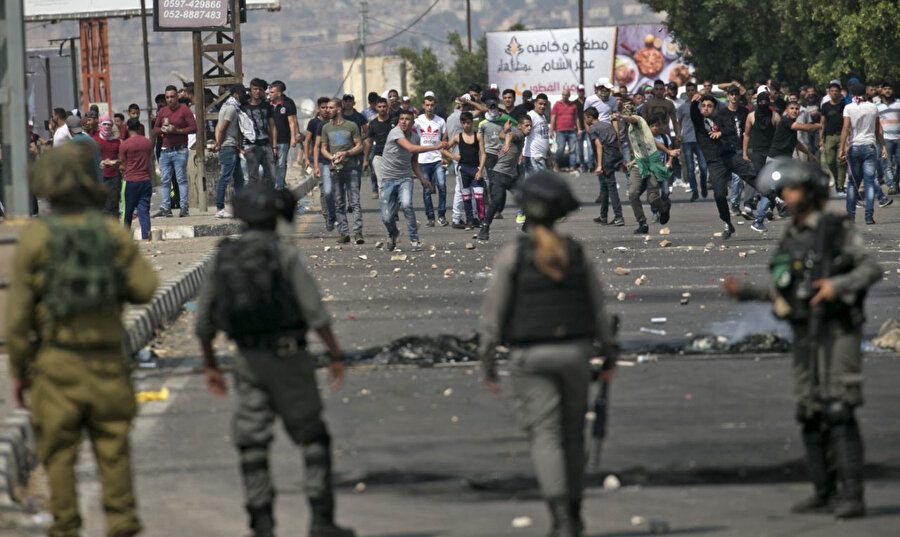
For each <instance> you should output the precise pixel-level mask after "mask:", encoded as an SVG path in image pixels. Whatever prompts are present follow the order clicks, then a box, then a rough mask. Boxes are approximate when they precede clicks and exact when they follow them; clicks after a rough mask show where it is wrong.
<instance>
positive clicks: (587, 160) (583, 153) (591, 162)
mask: <svg viewBox="0 0 900 537" xmlns="http://www.w3.org/2000/svg"><path fill="white" fill-rule="evenodd" d="M592 144H593V142H592V141H591V139H590V137H589V136H588V134H587V131H583V132H582V133H581V140H579V141H578V147H579V148H580V151H578V160H579V161H580V162H581V166H582V167H583V168H587V169H588V170H589V171H594V169H596V168H597V160H596V159H595V158H594V146H593V145H592ZM622 156H623V157H625V162H628V161H629V160H630V159H629V158H628V157H629V156H630V154H629V153H628V149H627V147H626V144H622ZM626 177H627V174H626Z"/></svg>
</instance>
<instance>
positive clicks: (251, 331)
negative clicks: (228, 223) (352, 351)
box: [213, 236, 306, 343]
mask: <svg viewBox="0 0 900 537" xmlns="http://www.w3.org/2000/svg"><path fill="white" fill-rule="evenodd" d="M213 278H215V282H216V298H215V301H216V302H215V308H214V310H213V311H214V315H215V321H216V325H217V326H218V327H219V328H220V329H222V330H223V331H224V332H226V333H227V334H228V335H229V336H230V337H231V338H233V339H235V340H236V341H238V342H239V343H240V342H241V341H242V340H245V341H246V340H250V339H258V338H262V337H266V336H269V335H277V334H279V333H284V332H297V333H298V334H300V337H302V335H303V334H305V332H306V325H305V323H304V321H303V314H302V312H301V311H300V306H299V305H298V304H297V298H296V295H295V294H294V290H293V288H292V287H291V282H290V281H289V280H288V279H287V277H286V276H285V274H284V271H283V270H282V268H281V264H280V262H279V256H278V240H277V238H276V237H274V236H273V237H272V238H271V239H268V238H267V239H258V238H254V239H246V238H240V239H224V240H222V241H221V242H220V243H219V250H218V254H217V258H216V265H215V268H214V269H213Z"/></svg>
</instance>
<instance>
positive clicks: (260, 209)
mask: <svg viewBox="0 0 900 537" xmlns="http://www.w3.org/2000/svg"><path fill="white" fill-rule="evenodd" d="M296 205H297V198H296V197H295V196H294V194H293V193H292V192H291V191H290V190H288V189H287V188H284V189H281V190H275V189H274V188H272V187H271V186H267V185H263V184H259V183H257V184H252V185H248V186H245V187H244V188H242V189H241V190H240V191H239V192H238V193H236V194H235V195H234V216H235V217H236V218H238V219H240V220H243V221H244V222H246V223H247V225H248V226H249V227H251V228H263V229H275V223H276V222H277V220H278V217H279V216H280V217H282V218H284V219H286V220H287V221H288V222H290V221H292V220H293V218H294V207H295V206H296Z"/></svg>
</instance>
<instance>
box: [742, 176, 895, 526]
mask: <svg viewBox="0 0 900 537" xmlns="http://www.w3.org/2000/svg"><path fill="white" fill-rule="evenodd" d="M758 185H759V187H760V189H761V191H760V193H761V194H763V195H766V194H768V192H769V191H771V190H774V191H776V192H777V193H778V195H779V196H780V197H781V198H782V199H783V200H784V201H785V204H786V205H787V207H788V208H789V209H790V211H791V214H793V215H795V216H794V218H793V220H792V222H791V225H790V226H789V227H788V229H787V230H786V232H785V235H784V237H782V239H781V242H780V244H779V245H778V249H777V251H776V253H775V255H774V256H773V258H772V261H771V263H770V268H771V271H772V285H771V286H770V287H768V288H761V287H757V286H754V285H750V284H746V283H739V282H738V281H737V280H735V279H734V278H728V279H726V281H725V290H726V292H727V293H728V294H730V295H732V296H735V297H737V298H738V299H740V300H753V299H756V300H772V301H773V302H774V311H775V315H776V316H778V317H780V318H783V319H786V320H787V321H788V322H789V323H790V325H791V328H792V329H793V332H794V345H793V361H794V379H795V385H796V393H797V397H798V401H797V420H798V421H799V422H800V425H801V428H802V435H803V444H804V447H805V449H806V460H807V464H808V467H809V473H810V477H811V478H812V481H813V485H814V488H815V493H814V494H813V496H812V497H810V498H808V499H806V500H803V501H801V502H799V503H797V504H796V505H794V506H793V508H792V511H793V512H796V513H822V512H832V513H834V516H836V517H837V518H852V517H859V516H864V515H865V504H864V502H863V445H862V439H861V437H860V432H859V425H858V423H857V421H856V417H855V416H854V409H855V408H856V407H858V406H859V405H861V404H862V402H863V398H862V385H861V384H862V374H861V373H862V372H861V368H862V360H861V356H860V342H861V339H862V325H863V320H864V318H863V301H864V299H865V295H866V291H867V290H868V288H869V287H871V286H872V285H873V284H874V283H875V282H877V281H878V280H880V279H881V269H880V268H879V266H878V263H876V262H875V260H874V259H873V258H872V256H870V255H869V253H868V252H867V251H866V249H865V248H864V246H863V243H862V239H861V238H860V236H859V234H858V233H857V232H856V231H855V230H854V228H853V223H852V221H851V220H848V219H847V218H846V217H845V216H843V215H838V214H832V213H829V212H826V211H825V203H826V201H827V200H828V176H826V175H825V174H824V173H823V172H822V170H821V169H820V168H819V167H818V166H816V165H814V164H810V163H807V162H800V161H794V160H790V159H778V160H776V161H773V162H771V163H769V164H768V165H766V167H765V168H763V170H761V172H760V177H759V183H758Z"/></svg>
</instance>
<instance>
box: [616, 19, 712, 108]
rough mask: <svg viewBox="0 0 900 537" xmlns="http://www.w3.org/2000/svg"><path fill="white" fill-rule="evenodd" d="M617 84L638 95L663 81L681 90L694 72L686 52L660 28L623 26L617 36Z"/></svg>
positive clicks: (664, 28) (645, 25) (648, 25)
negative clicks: (686, 57)
mask: <svg viewBox="0 0 900 537" xmlns="http://www.w3.org/2000/svg"><path fill="white" fill-rule="evenodd" d="M616 34H617V36H616V57H615V72H614V76H613V83H614V84H615V86H616V87H618V86H626V87H627V88H628V93H635V92H636V91H637V90H638V88H640V87H642V86H644V85H651V86H652V85H653V81H655V80H662V81H663V82H665V83H666V84H668V83H669V82H674V83H676V84H678V85H679V86H684V84H685V83H686V82H687V81H688V80H690V79H691V77H692V76H693V72H694V68H693V67H691V65H690V64H688V63H687V62H686V61H685V51H684V50H683V49H682V48H681V45H679V44H678V42H677V41H676V40H675V38H674V36H673V35H672V34H670V33H669V31H668V30H667V29H666V27H665V26H663V25H660V24H636V25H631V26H619V27H618V29H617V32H616Z"/></svg>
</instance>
